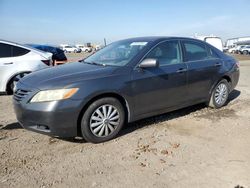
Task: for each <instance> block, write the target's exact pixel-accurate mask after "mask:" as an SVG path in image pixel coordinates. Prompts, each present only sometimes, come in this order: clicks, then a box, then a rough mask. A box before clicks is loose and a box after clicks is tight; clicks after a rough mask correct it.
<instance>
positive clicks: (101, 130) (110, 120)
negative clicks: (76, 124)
mask: <svg viewBox="0 0 250 188" xmlns="http://www.w3.org/2000/svg"><path fill="white" fill-rule="evenodd" d="M124 122H125V112H124V108H123V106H122V104H121V103H120V101H119V100H117V99H116V98H113V97H107V98H101V99H99V100H96V101H94V102H93V103H92V104H91V105H90V106H89V107H88V108H87V110H86V111H85V113H84V115H83V117H82V121H81V132H82V136H83V138H84V139H85V140H86V141H88V142H92V143H100V142H105V141H108V140H110V139H113V138H114V137H115V136H116V135H117V134H118V133H119V131H120V130H121V128H122V126H123V125H124Z"/></svg>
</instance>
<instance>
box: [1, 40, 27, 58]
mask: <svg viewBox="0 0 250 188" xmlns="http://www.w3.org/2000/svg"><path fill="white" fill-rule="evenodd" d="M29 52H30V51H29V50H27V49H24V48H21V47H17V46H12V45H9V44H3V43H0V57H2V58H4V57H16V56H21V55H25V54H27V53H29Z"/></svg>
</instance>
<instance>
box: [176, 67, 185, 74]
mask: <svg viewBox="0 0 250 188" xmlns="http://www.w3.org/2000/svg"><path fill="white" fill-rule="evenodd" d="M176 72H177V73H183V72H187V69H185V68H180V69H178V70H177V71H176Z"/></svg>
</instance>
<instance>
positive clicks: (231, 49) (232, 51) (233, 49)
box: [228, 46, 237, 54]
mask: <svg viewBox="0 0 250 188" xmlns="http://www.w3.org/2000/svg"><path fill="white" fill-rule="evenodd" d="M236 48H237V46H234V47H231V48H229V49H228V52H229V53H231V54H234V53H235V52H236Z"/></svg>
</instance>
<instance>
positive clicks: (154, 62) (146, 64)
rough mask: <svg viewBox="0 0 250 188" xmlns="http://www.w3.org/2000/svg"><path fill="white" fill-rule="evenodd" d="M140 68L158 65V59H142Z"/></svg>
mask: <svg viewBox="0 0 250 188" xmlns="http://www.w3.org/2000/svg"><path fill="white" fill-rule="evenodd" d="M139 67H140V68H153V67H159V61H158V60H157V59H153V58H147V59H144V60H143V61H142V62H141V63H140V64H139Z"/></svg>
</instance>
